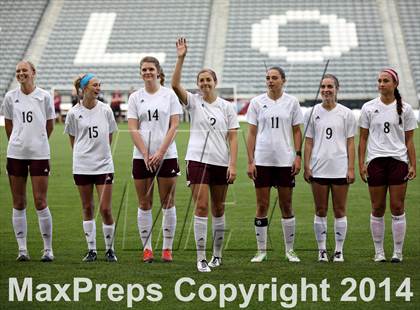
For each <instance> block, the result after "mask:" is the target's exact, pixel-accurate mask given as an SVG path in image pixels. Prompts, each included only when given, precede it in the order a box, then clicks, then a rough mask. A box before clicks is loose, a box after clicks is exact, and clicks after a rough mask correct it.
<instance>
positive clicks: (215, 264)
mask: <svg viewBox="0 0 420 310" xmlns="http://www.w3.org/2000/svg"><path fill="white" fill-rule="evenodd" d="M220 265H222V258H221V257H217V256H212V257H211V260H210V262H209V266H210V267H211V268H215V267H219V266H220Z"/></svg>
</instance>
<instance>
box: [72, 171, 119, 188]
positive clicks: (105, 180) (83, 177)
mask: <svg viewBox="0 0 420 310" xmlns="http://www.w3.org/2000/svg"><path fill="white" fill-rule="evenodd" d="M73 179H74V183H75V184H76V185H90V184H95V185H105V184H112V183H114V174H113V173H104V174H73Z"/></svg>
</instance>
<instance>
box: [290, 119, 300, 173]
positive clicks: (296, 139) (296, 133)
mask: <svg viewBox="0 0 420 310" xmlns="http://www.w3.org/2000/svg"><path fill="white" fill-rule="evenodd" d="M292 129H293V144H294V145H295V150H296V157H295V160H294V162H293V166H292V175H297V174H299V171H300V167H301V165H302V164H301V161H302V153H301V152H302V151H301V150H302V131H301V130H300V125H299V124H298V125H295V126H293V127H292Z"/></svg>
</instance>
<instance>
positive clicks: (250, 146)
mask: <svg viewBox="0 0 420 310" xmlns="http://www.w3.org/2000/svg"><path fill="white" fill-rule="evenodd" d="M257 132H258V128H257V126H256V125H252V124H248V137H247V141H246V151H247V154H248V170H247V174H248V177H250V178H251V179H253V180H255V178H256V177H257V168H256V166H255V157H254V155H255V154H254V153H255V143H256V141H257Z"/></svg>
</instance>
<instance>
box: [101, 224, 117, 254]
mask: <svg viewBox="0 0 420 310" xmlns="http://www.w3.org/2000/svg"><path fill="white" fill-rule="evenodd" d="M114 231H115V223H113V224H111V225H106V224H105V223H102V232H103V233H104V240H105V249H106V250H107V251H108V250H109V249H112V250H113V251H114Z"/></svg>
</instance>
